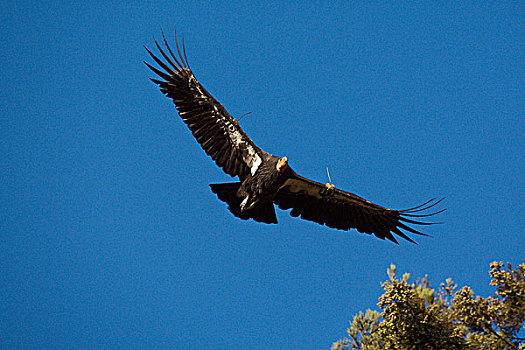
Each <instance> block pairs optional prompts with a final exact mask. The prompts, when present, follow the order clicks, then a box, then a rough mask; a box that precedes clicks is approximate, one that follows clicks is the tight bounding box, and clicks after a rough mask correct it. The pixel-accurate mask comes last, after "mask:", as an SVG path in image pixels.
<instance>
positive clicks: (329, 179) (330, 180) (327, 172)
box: [326, 167, 332, 184]
mask: <svg viewBox="0 0 525 350" xmlns="http://www.w3.org/2000/svg"><path fill="white" fill-rule="evenodd" d="M326 174H327V175H328V181H329V182H330V184H332V179H331V178H330V172H329V171H328V167H326Z"/></svg>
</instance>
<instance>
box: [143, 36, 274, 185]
mask: <svg viewBox="0 0 525 350" xmlns="http://www.w3.org/2000/svg"><path fill="white" fill-rule="evenodd" d="M162 38H163V39H164V43H165V45H166V48H167V49H168V52H169V53H170V55H171V58H170V57H169V56H168V55H167V54H166V52H165V51H164V50H163V49H162V48H161V47H160V45H159V44H158V42H157V40H155V39H154V40H155V44H156V45H157V48H158V49H159V52H160V53H161V55H162V57H164V59H165V61H162V60H161V59H159V58H158V57H157V56H155V55H154V54H153V53H151V51H150V50H148V49H147V48H146V47H145V48H146V50H147V51H148V53H149V54H150V55H151V57H152V58H153V59H154V60H155V62H157V64H158V65H159V66H160V67H161V68H162V69H163V70H164V71H162V70H159V69H157V68H155V67H153V66H151V65H149V64H148V63H146V62H144V63H145V64H146V65H147V66H148V67H149V68H150V69H151V70H152V71H153V72H155V73H156V74H157V75H158V76H159V77H160V78H162V79H161V80H158V79H151V80H152V81H153V82H154V83H155V84H158V85H159V86H160V90H161V91H162V92H163V93H164V94H166V96H168V97H170V98H171V99H172V100H173V103H174V104H175V107H176V108H177V111H178V112H179V115H180V117H181V118H182V120H183V121H184V122H185V123H186V124H187V125H188V127H189V128H190V130H191V132H192V134H193V136H194V137H195V138H196V139H197V141H198V142H199V143H200V145H201V147H202V149H204V151H205V152H206V153H207V154H208V155H209V156H210V157H211V158H212V159H213V160H214V161H215V162H216V163H217V165H218V166H219V167H221V168H222V169H223V170H224V172H225V173H227V174H228V175H231V176H232V177H233V176H239V178H241V179H243V178H244V177H245V176H246V175H248V174H249V173H251V174H254V173H255V171H256V170H257V168H258V167H259V165H260V164H261V162H262V160H263V154H264V152H263V151H262V150H261V149H260V148H258V147H257V146H256V145H255V144H254V143H253V141H252V140H251V139H250V138H249V137H248V136H247V135H246V133H245V132H244V131H243V130H242V129H241V128H240V126H239V123H238V122H237V121H236V120H235V119H234V118H233V117H232V116H231V115H230V114H229V113H228V112H227V111H226V109H225V108H224V107H223V106H222V105H221V104H220V103H219V102H218V101H217V100H216V99H215V98H214V97H213V96H212V95H211V94H210V93H209V92H208V91H206V89H205V88H204V87H203V86H202V85H201V84H200V83H199V82H198V81H197V78H195V75H193V72H192V71H191V69H190V67H189V65H188V61H187V59H186V50H185V48H184V43H183V46H182V48H183V52H184V56H183V55H182V54H181V50H180V48H179V43H178V41H177V39H176V41H175V42H176V47H177V53H178V58H177V56H176V55H174V54H173V51H171V48H170V47H169V46H168V43H167V41H166V38H165V37H164V34H162ZM172 58H173V60H172Z"/></svg>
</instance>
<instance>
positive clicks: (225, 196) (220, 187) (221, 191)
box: [210, 182, 277, 224]
mask: <svg viewBox="0 0 525 350" xmlns="http://www.w3.org/2000/svg"><path fill="white" fill-rule="evenodd" d="M240 186H241V183H240V182H229V183H222V184H210V187H211V190H212V192H213V193H215V194H216V195H217V197H219V199H220V200H221V201H223V202H226V203H227V204H228V209H229V210H230V212H231V213H232V214H233V215H235V216H236V217H238V218H240V219H242V220H248V219H253V220H255V221H258V222H264V223H266V224H276V223H277V216H276V215H275V208H274V206H273V203H272V202H263V203H259V204H256V205H255V206H254V207H253V208H252V209H249V210H246V211H241V208H240V205H241V202H242V198H239V197H237V191H238V190H239V187H240Z"/></svg>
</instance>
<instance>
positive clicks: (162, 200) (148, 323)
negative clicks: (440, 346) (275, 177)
mask: <svg viewBox="0 0 525 350" xmlns="http://www.w3.org/2000/svg"><path fill="white" fill-rule="evenodd" d="M65 3H66V2H56V1H48V2H23V1H16V2H15V1H5V2H4V3H3V5H2V6H1V9H0V36H1V38H2V50H0V70H1V75H0V79H1V89H0V102H1V106H2V107H1V124H0V160H1V166H0V175H1V178H2V181H1V183H0V189H1V192H0V193H1V196H0V203H1V209H0V234H1V242H2V243H1V249H0V269H1V272H0V299H1V300H2V302H1V306H0V338H1V339H2V341H1V342H0V343H1V344H2V345H1V346H0V347H5V348H9V349H22V348H85V349H87V348H125V349H147V348H155V349H158V348H172V349H174V348H178V349H185V348H202V349H206V348H213V349H227V348H238V349H243V348H244V349H246V348H260V349H265V348H267V349H277V348H288V349H305V348H312V349H314V348H316V349H321V348H329V347H330V345H331V343H332V342H333V341H336V340H338V339H339V338H341V337H343V336H344V335H345V329H346V327H347V325H348V320H349V319H351V317H352V316H353V315H354V314H355V313H357V312H358V311H360V310H365V309H367V308H377V307H376V306H375V305H376V303H377V298H378V296H379V295H380V294H381V292H382V289H381V287H380V282H381V281H384V280H385V279H386V278H387V276H386V269H387V267H388V266H389V265H390V263H395V264H396V265H397V266H398V271H399V272H410V273H412V274H413V276H423V275H424V274H425V273H428V274H429V277H430V281H431V283H432V285H433V286H435V287H437V286H438V285H439V283H440V282H441V281H443V280H444V279H446V278H448V277H451V278H452V279H454V280H455V281H456V282H457V283H458V284H459V285H460V286H462V285H465V284H469V285H471V286H472V287H473V289H474V291H475V292H476V293H478V294H481V295H483V296H487V295H489V294H490V293H491V292H492V289H491V288H490V287H489V286H488V283H489V276H488V274H487V271H488V269H489V267H488V264H489V263H490V262H491V261H493V260H503V261H510V262H513V263H514V264H516V265H517V264H519V263H520V262H522V259H523V258H525V254H524V252H525V239H524V233H525V232H524V228H523V227H524V225H525V222H524V219H523V212H524V209H525V206H524V204H523V203H524V200H523V197H524V187H525V186H524V177H523V174H524V172H525V166H524V154H523V153H524V151H523V150H524V149H525V142H524V138H525V136H524V135H525V127H524V124H525V123H524V117H525V103H524V100H525V98H524V88H523V86H524V83H525V81H524V80H525V79H524V77H525V75H524V73H525V66H524V65H525V59H524V38H525V36H524V35H523V28H524V27H525V26H524V22H525V11H524V10H525V7H524V5H523V3H522V2H518V1H516V2H510V1H485V2H483V4H477V5H469V4H466V3H465V2H463V1H458V2H448V1H442V2H437V3H436V2H417V3H418V4H417V5H416V4H408V3H407V2H399V1H391V2H376V1H364V2H348V1H331V2H330V5H322V2H320V1H319V2H309V1H301V2H288V3H287V4H286V5H284V4H279V3H273V4H270V3H267V2H257V1H256V2H250V3H251V4H250V5H247V3H248V2H246V1H242V2H222V1H220V2H208V1H181V2H177V1H175V2H148V1H145V2H140V4H139V2H136V3H130V2H112V1H110V2H106V1H104V2H96V1H82V2H80V1H78V2H76V3H69V2H68V4H65ZM189 3H191V4H190V5H189ZM175 25H176V26H177V28H178V30H179V32H183V33H184V36H185V41H186V49H187V54H188V59H189V61H190V64H191V66H192V68H193V70H194V72H195V74H196V76H197V78H198V79H199V80H200V81H201V83H202V84H203V85H204V86H205V87H206V88H207V89H208V90H209V91H210V92H211V93H212V94H213V95H214V96H215V97H216V98H217V99H218V100H219V101H221V102H222V104H223V105H224V106H225V107H226V108H227V109H228V110H229V112H230V113H231V114H232V115H234V116H240V115H242V114H244V113H246V112H252V114H250V115H249V116H246V117H245V118H244V119H243V120H242V122H241V125H242V127H243V128H244V129H245V131H246V132H247V133H248V135H249V136H250V137H251V138H252V139H253V140H254V141H255V142H256V143H257V144H258V145H259V146H260V147H262V148H263V149H265V150H266V151H268V152H271V153H273V154H276V155H279V156H284V155H286V156H288V159H289V161H290V164H291V166H292V167H293V168H294V169H295V170H296V171H297V172H299V173H300V174H302V175H303V176H307V177H310V178H312V179H315V180H318V181H321V182H326V181H327V179H326V170H325V169H326V167H328V168H329V169H330V174H331V177H332V181H333V183H334V184H335V185H336V186H337V187H339V188H342V189H346V190H348V191H351V192H354V193H356V194H359V195H361V196H363V197H365V198H367V199H369V200H372V201H374V202H376V203H378V204H381V205H384V206H388V207H391V208H394V209H402V208H407V207H411V206H414V205H417V204H421V203H422V202H424V201H425V200H427V199H429V198H432V197H442V196H443V197H446V201H445V202H444V203H443V205H442V206H441V208H443V207H446V208H448V210H447V211H446V212H445V213H443V214H440V216H439V220H440V221H443V222H444V224H443V225H439V226H434V227H430V228H428V229H427V230H426V231H425V232H427V233H429V234H431V235H432V236H433V237H432V238H425V237H418V238H417V241H418V242H419V245H413V244H410V243H408V242H402V244H401V245H400V246H396V245H395V244H392V243H390V242H384V241H381V240H379V239H376V238H374V237H370V236H368V235H364V234H359V233H357V232H356V231H350V232H343V231H337V230H333V229H328V228H326V227H322V226H319V225H316V224H313V223H310V222H306V221H302V220H299V219H295V218H292V217H290V216H289V215H288V213H286V212H282V211H280V212H278V219H279V221H280V224H279V225H264V224H258V223H254V222H253V221H250V222H246V221H241V220H239V219H236V218H234V217H233V216H232V215H231V214H230V213H229V212H228V211H227V209H226V205H225V204H224V203H222V202H219V201H218V200H217V199H216V197H215V196H214V195H213V193H212V192H211V191H210V190H209V187H208V184H209V183H216V182H227V181H231V179H230V178H229V177H228V176H227V175H225V174H224V173H222V171H221V170H220V169H219V168H217V167H216V166H215V164H214V163H213V162H212V161H211V160H210V159H209V157H207V156H206V155H205V154H204V152H203V151H202V150H201V148H200V147H199V146H198V144H197V142H196V141H195V140H194V139H193V137H192V136H191V134H190V132H189V131H188V130H187V128H186V127H185V125H183V123H182V122H181V120H180V119H179V117H178V116H177V115H176V113H175V111H174V108H173V104H172V103H171V101H169V100H168V99H167V98H165V97H164V96H163V95H162V94H161V93H160V92H159V89H158V88H157V87H156V86H155V85H154V84H153V83H151V82H150V81H149V80H148V78H149V77H152V76H153V75H152V73H151V72H149V71H148V69H147V68H146V67H145V66H144V64H143V63H142V61H143V60H148V61H150V62H151V61H152V60H151V59H149V58H148V55H147V53H146V51H145V50H144V49H143V47H142V45H147V46H148V47H150V48H154V44H153V36H154V35H155V36H157V37H159V36H160V33H161V28H162V29H164V31H165V32H166V33H167V36H168V39H169V40H170V41H173V28H174V27H175Z"/></svg>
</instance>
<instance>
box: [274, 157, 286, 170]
mask: <svg viewBox="0 0 525 350" xmlns="http://www.w3.org/2000/svg"><path fill="white" fill-rule="evenodd" d="M287 166H288V158H286V157H282V158H281V159H279V161H278V162H277V166H276V169H277V171H278V172H281V171H283V170H284V169H286V167H287Z"/></svg>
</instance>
